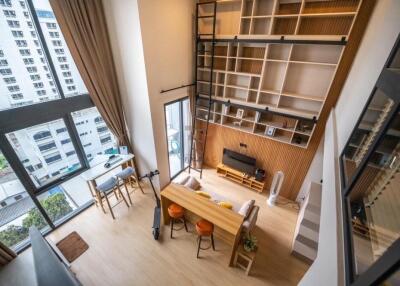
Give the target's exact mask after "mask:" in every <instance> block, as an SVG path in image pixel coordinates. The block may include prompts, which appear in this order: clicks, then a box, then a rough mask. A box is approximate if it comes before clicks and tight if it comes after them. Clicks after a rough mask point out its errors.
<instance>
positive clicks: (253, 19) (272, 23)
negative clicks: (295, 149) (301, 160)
mask: <svg viewBox="0 0 400 286" xmlns="http://www.w3.org/2000/svg"><path fill="white" fill-rule="evenodd" d="M216 2H217V13H216V37H215V39H216V42H215V49H214V61H213V63H214V64H213V69H211V68H210V67H211V62H212V42H211V41H210V40H209V38H210V37H212V36H210V35H207V34H211V33H212V18H211V19H210V18H202V19H200V21H199V34H200V36H199V38H200V41H198V47H197V49H198V54H197V65H198V66H197V81H196V83H197V95H198V97H200V101H199V105H198V106H197V107H196V116H197V118H199V119H200V120H206V119H207V114H208V108H207V104H204V105H203V106H201V103H202V100H201V98H203V99H207V98H208V93H209V85H210V84H211V85H212V93H211V98H212V100H213V101H214V103H213V105H212V109H211V111H210V118H209V119H210V122H212V123H216V124H221V125H223V126H226V127H231V128H235V129H238V130H241V131H244V132H249V133H252V134H256V135H259V136H264V137H268V138H270V139H272V140H276V141H279V142H284V143H288V144H292V145H295V146H299V147H303V148H307V146H308V143H309V141H310V138H311V136H312V134H313V130H314V127H315V122H316V121H317V120H318V118H319V116H320V113H321V111H322V108H323V106H324V104H325V100H326V98H327V95H328V93H329V90H330V87H331V84H332V81H333V79H334V77H335V74H336V71H337V67H338V64H339V62H340V60H341V57H342V54H343V51H344V49H345V44H346V41H347V37H348V36H349V33H350V31H351V29H352V26H353V23H354V21H355V18H356V15H357V13H358V10H359V7H360V4H361V0H330V1H326V0H225V1H223V0H221V1H216ZM199 9H201V15H204V16H206V15H210V13H211V10H210V9H211V6H209V5H200V6H199ZM211 71H212V73H213V74H212V82H209V80H210V73H211ZM203 103H204V102H203ZM226 108H228V109H229V110H228V111H229V112H225V111H226V110H225V109H226ZM238 109H240V110H242V111H240V112H239V113H238ZM243 113H244V117H242V116H241V114H243Z"/></svg>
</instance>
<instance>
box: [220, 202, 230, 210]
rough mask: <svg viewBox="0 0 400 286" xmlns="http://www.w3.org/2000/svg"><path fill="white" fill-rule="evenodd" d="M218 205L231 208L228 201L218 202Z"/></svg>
mask: <svg viewBox="0 0 400 286" xmlns="http://www.w3.org/2000/svg"><path fill="white" fill-rule="evenodd" d="M218 205H219V206H221V207H224V208H227V209H229V210H231V209H232V208H233V205H232V204H231V203H230V202H219V203H218Z"/></svg>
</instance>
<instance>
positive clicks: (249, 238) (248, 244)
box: [243, 233, 258, 252]
mask: <svg viewBox="0 0 400 286" xmlns="http://www.w3.org/2000/svg"><path fill="white" fill-rule="evenodd" d="M257 243H258V241H257V238H256V237H255V236H254V235H251V234H250V233H249V234H248V235H246V236H245V237H244V238H243V249H244V250H245V251H246V252H252V251H256V250H257Z"/></svg>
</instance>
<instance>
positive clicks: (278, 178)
mask: <svg viewBox="0 0 400 286" xmlns="http://www.w3.org/2000/svg"><path fill="white" fill-rule="evenodd" d="M284 178H285V175H284V174H283V172H282V171H278V172H276V173H275V175H274V179H273V180H272V184H271V189H270V191H269V198H268V200H267V204H268V205H269V206H270V207H273V206H274V205H275V202H276V200H277V199H278V195H279V192H280V190H281V187H282V183H283V179H284Z"/></svg>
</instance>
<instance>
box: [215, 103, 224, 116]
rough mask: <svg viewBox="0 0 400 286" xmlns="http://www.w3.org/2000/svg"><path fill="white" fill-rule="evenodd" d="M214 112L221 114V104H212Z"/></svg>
mask: <svg viewBox="0 0 400 286" xmlns="http://www.w3.org/2000/svg"><path fill="white" fill-rule="evenodd" d="M214 112H215V113H220V114H222V104H221V103H218V102H215V103H214Z"/></svg>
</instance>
